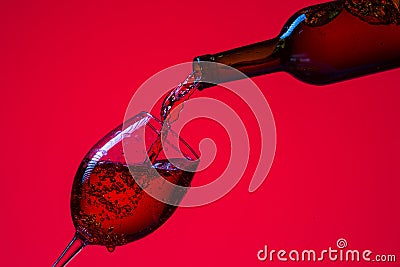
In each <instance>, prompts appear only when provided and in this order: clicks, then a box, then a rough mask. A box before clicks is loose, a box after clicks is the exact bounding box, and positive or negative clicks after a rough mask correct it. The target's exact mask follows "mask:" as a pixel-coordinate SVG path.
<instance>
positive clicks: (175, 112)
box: [147, 71, 201, 162]
mask: <svg viewBox="0 0 400 267" xmlns="http://www.w3.org/2000/svg"><path fill="white" fill-rule="evenodd" d="M200 80H201V72H200V71H193V72H192V73H190V74H189V75H188V76H187V77H186V79H185V80H184V81H183V82H181V83H180V84H179V85H178V86H176V87H175V88H174V89H172V90H171V91H170V92H169V93H168V94H167V96H166V97H165V98H164V101H163V103H162V106H161V112H160V116H161V121H162V122H163V124H164V125H163V130H162V131H161V133H160V135H159V136H158V137H157V139H156V140H155V141H154V142H153V144H152V145H151V147H150V149H149V151H148V153H147V154H148V156H149V161H150V162H154V161H155V160H156V159H157V157H158V155H159V154H160V152H161V151H162V149H163V148H162V140H163V139H164V138H165V137H166V135H167V134H168V130H169V128H170V126H171V124H172V123H173V122H175V121H176V120H177V119H178V118H179V113H180V112H181V111H182V109H183V104H184V102H185V101H187V100H188V99H189V98H190V96H191V95H192V94H193V93H194V92H195V91H197V89H198V88H199V86H200Z"/></svg>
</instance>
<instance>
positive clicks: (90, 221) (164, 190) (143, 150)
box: [53, 112, 199, 267]
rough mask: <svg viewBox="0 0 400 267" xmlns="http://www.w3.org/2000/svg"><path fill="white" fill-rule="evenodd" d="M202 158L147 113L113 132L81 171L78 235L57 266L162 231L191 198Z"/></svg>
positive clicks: (74, 205) (75, 205)
mask: <svg viewBox="0 0 400 267" xmlns="http://www.w3.org/2000/svg"><path fill="white" fill-rule="evenodd" d="M161 141H162V142H161ZM167 152H168V153H167ZM149 154H152V157H151V160H150V159H149V156H148V155H149ZM154 155H155V156H154ZM166 155H168V157H167V156H166ZM198 159H199V157H198V156H197V154H196V153H195V152H194V150H193V149H192V148H191V147H190V146H189V145H188V144H187V143H186V142H185V141H184V140H183V139H181V138H179V137H178V136H177V134H176V133H174V132H173V131H172V130H170V129H169V128H168V126H164V127H163V124H162V123H161V122H160V121H159V120H158V119H156V118H155V117H153V116H152V115H151V114H149V113H147V112H141V113H139V114H138V115H136V116H134V117H133V118H131V119H129V120H128V121H126V122H125V123H124V124H122V125H120V126H118V127H117V128H115V129H114V130H112V131H111V132H110V133H108V134H107V135H106V136H104V137H103V138H102V139H101V140H100V141H99V142H98V143H97V144H96V145H95V146H93V148H92V149H91V150H90V151H89V152H88V153H87V155H86V156H85V157H84V159H83V161H82V162H81V164H80V166H79V168H78V171H77V173H76V175H75V179H74V182H73V187H72V193H71V214H72V220H73V223H74V226H75V229H76V232H75V235H74V237H73V239H72V241H71V242H70V243H69V244H68V246H67V247H66V248H65V250H64V251H63V253H62V254H61V255H60V257H59V258H58V259H57V261H56V262H55V263H54V264H53V267H58V266H65V265H66V264H67V263H68V262H69V261H70V260H71V259H72V258H73V257H74V256H75V255H77V254H78V253H79V252H80V251H81V250H82V248H84V247H85V246H86V245H102V246H106V247H107V249H108V251H110V252H112V251H113V250H114V249H115V247H116V246H121V245H125V244H127V243H129V242H132V241H135V240H137V239H139V238H142V237H144V236H146V235H148V234H150V233H151V232H153V231H154V230H156V229H157V228H158V227H160V226H161V225H162V224H163V223H164V222H165V221H166V220H167V219H168V218H169V217H170V216H171V215H172V213H173V212H174V211H175V209H176V207H177V205H178V204H179V203H180V201H181V200H182V198H183V196H184V195H185V193H186V189H187V188H188V186H189V185H190V182H191V180H192V178H193V175H194V171H195V170H196V168H197V165H198ZM171 185H172V186H171Z"/></svg>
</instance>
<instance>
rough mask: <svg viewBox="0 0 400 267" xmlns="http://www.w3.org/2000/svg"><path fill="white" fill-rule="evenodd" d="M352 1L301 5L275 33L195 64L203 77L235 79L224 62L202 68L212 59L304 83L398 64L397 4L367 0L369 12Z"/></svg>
mask: <svg viewBox="0 0 400 267" xmlns="http://www.w3.org/2000/svg"><path fill="white" fill-rule="evenodd" d="M354 2H356V1H350V0H347V1H334V2H328V3H324V4H320V5H316V6H312V7H308V8H305V9H303V10H300V11H299V12H297V13H296V14H295V15H294V16H292V17H291V18H290V19H289V21H288V22H287V23H286V24H285V26H284V27H283V30H282V31H281V33H280V34H279V35H278V37H276V38H273V39H271V40H268V41H264V42H260V43H257V44H252V45H249V46H244V47H240V48H236V49H232V50H229V51H225V52H222V53H218V54H215V55H205V56H201V57H197V58H195V60H194V69H195V70H201V72H202V77H203V78H204V79H205V80H212V81H218V82H227V81H232V80H236V79H237V77H235V76H234V75H233V74H232V73H229V71H228V70H227V69H224V68H222V67H215V68H212V67H209V65H210V64H207V68H203V66H202V64H201V62H202V61H208V62H210V61H211V62H217V63H222V64H225V65H228V66H231V67H233V68H236V69H238V70H240V71H242V72H243V73H245V74H246V75H247V76H249V77H253V76H258V75H263V74H268V73H272V72H276V71H286V72H288V73H290V74H291V75H293V76H294V77H296V78H297V79H299V80H301V81H303V82H306V83H310V84H316V85H323V84H330V83H334V82H339V81H342V80H347V79H350V78H355V77H359V76H363V75H367V74H371V73H375V72H379V71H383V70H387V69H391V68H396V67H399V66H400V12H399V11H398V3H397V2H396V3H397V5H395V4H394V3H395V2H388V3H387V4H386V5H385V4H382V1H379V2H380V4H379V5H378V4H377V5H376V6H374V5H372V4H371V3H373V2H374V1H368V2H369V5H367V6H368V7H370V8H371V6H372V7H375V9H371V10H370V11H369V13H368V12H367V11H365V8H364V6H361V7H360V6H356V7H354ZM357 2H358V3H360V2H362V3H363V2H367V1H362V0H358V1H357ZM384 7H385V8H386V9H383V10H382V8H384ZM362 8H364V9H362ZM361 9H362V10H361ZM362 11H363V12H362ZM379 16H380V17H379Z"/></svg>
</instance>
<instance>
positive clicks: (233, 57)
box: [193, 37, 283, 89]
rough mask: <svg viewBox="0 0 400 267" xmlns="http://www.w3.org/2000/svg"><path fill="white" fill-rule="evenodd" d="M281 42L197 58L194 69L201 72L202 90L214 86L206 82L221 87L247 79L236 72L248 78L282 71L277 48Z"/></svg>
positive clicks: (276, 41) (258, 44) (260, 43)
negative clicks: (221, 85) (223, 84)
mask: <svg viewBox="0 0 400 267" xmlns="http://www.w3.org/2000/svg"><path fill="white" fill-rule="evenodd" d="M279 40H280V39H279V37H277V38H274V39H270V40H267V41H263V42H259V43H255V44H251V45H247V46H243V47H239V48H235V49H232V50H228V51H225V52H221V53H217V54H213V55H203V56H199V57H196V58H195V59H194V61H193V70H194V71H200V72H201V80H202V81H203V85H202V86H201V88H200V89H204V88H207V87H210V86H213V84H210V83H207V82H212V83H214V84H219V83H224V82H229V81H235V80H239V79H243V78H244V77H245V76H244V75H240V73H238V72H237V71H235V70H234V69H236V70H239V71H241V72H242V73H244V74H245V75H246V76H248V77H254V76H258V75H263V74H268V73H272V72H277V71H281V70H282V69H283V67H282V65H281V59H280V50H281V48H279V46H278V45H279ZM212 63H220V64H212ZM222 64H223V65H222ZM225 65H227V66H229V67H231V68H227V67H226V66H225ZM232 68H233V69H232ZM204 82H205V83H204Z"/></svg>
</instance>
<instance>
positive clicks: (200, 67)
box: [192, 54, 215, 91]
mask: <svg viewBox="0 0 400 267" xmlns="http://www.w3.org/2000/svg"><path fill="white" fill-rule="evenodd" d="M203 62H207V63H209V62H215V59H214V57H213V55H211V54H206V55H202V56H198V57H195V58H194V59H193V67H192V69H193V71H194V72H199V73H201V77H202V79H204V78H205V79H206V80H207V78H211V77H208V76H209V75H211V73H213V71H210V70H209V69H208V68H209V66H208V65H209V64H207V65H206V66H208V68H207V67H206V66H204V64H203ZM214 71H215V70H214ZM213 86H215V84H212V83H208V82H202V81H200V84H199V86H198V87H197V90H199V91H202V90H203V89H206V88H209V87H213Z"/></svg>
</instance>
